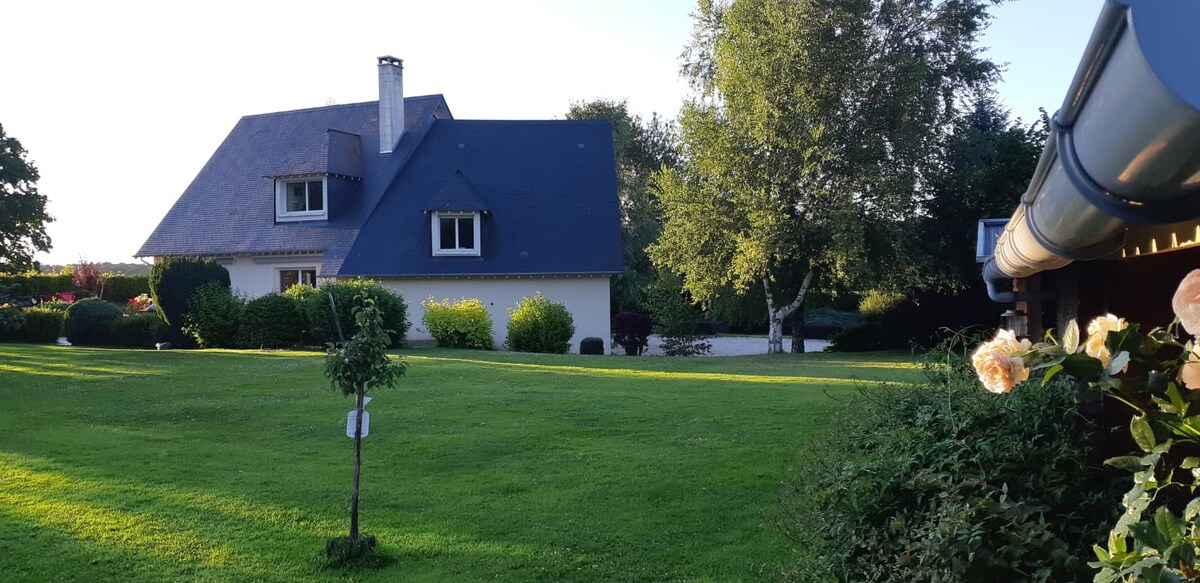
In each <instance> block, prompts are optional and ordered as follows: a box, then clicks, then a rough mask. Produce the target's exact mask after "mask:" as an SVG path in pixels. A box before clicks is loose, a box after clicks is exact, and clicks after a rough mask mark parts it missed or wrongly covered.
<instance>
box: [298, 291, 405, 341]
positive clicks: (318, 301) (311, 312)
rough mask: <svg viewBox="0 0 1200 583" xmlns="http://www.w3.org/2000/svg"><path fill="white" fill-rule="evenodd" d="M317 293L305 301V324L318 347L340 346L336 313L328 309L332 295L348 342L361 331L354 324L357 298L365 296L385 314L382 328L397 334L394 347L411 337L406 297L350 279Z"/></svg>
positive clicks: (394, 336)
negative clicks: (355, 299) (327, 344)
mask: <svg viewBox="0 0 1200 583" xmlns="http://www.w3.org/2000/svg"><path fill="white" fill-rule="evenodd" d="M317 292H318V293H315V294H310V295H308V298H307V299H306V300H305V301H304V320H305V322H306V323H307V325H308V331H309V333H310V334H311V335H312V337H313V339H314V340H316V341H317V342H318V343H321V344H324V343H326V342H337V341H338V340H339V339H338V332H337V325H336V324H335V321H334V318H333V312H332V311H331V310H330V307H329V294H333V299H334V302H335V303H336V305H337V313H338V317H337V322H338V323H340V324H341V327H342V334H343V335H345V337H346V339H349V338H350V337H351V336H353V335H354V333H355V332H356V331H357V330H358V329H357V327H356V326H355V324H354V316H353V315H352V311H353V309H354V305H355V303H354V297H355V296H359V295H363V296H366V297H369V298H371V299H373V300H375V305H376V306H377V307H378V308H379V310H380V311H381V312H383V327H384V329H386V330H391V331H393V332H394V334H393V335H392V347H397V346H400V345H401V344H403V343H404V338H405V337H406V335H407V333H408V306H406V305H405V304H404V297H403V296H401V295H400V294H398V293H395V292H393V291H391V290H389V289H387V288H385V287H383V286H382V285H380V284H379V283H378V282H374V281H371V280H368V279H351V280H343V281H332V282H329V283H325V284H322V285H321V287H320V288H319V289H318V290H317Z"/></svg>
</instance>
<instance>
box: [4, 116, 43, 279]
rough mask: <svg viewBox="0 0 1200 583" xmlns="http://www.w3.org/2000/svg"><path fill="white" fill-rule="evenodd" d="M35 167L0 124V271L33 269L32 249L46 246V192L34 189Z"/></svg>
mask: <svg viewBox="0 0 1200 583" xmlns="http://www.w3.org/2000/svg"><path fill="white" fill-rule="evenodd" d="M38 178H40V175H39V174H38V171H37V168H36V167H35V166H34V165H33V163H32V162H30V161H29V160H27V159H26V152H25V148H24V147H22V146H21V142H19V141H17V139H16V138H13V137H10V136H8V135H6V134H5V133H4V126H3V125H0V273H24V272H26V271H30V270H35V269H36V268H37V263H36V262H34V260H33V255H34V253H37V252H38V251H49V250H50V237H49V236H48V235H46V223H48V222H50V221H52V220H54V219H53V218H51V217H50V215H49V214H48V213H47V212H46V196H45V195H43V194H40V193H39V192H38V190H37V181H38Z"/></svg>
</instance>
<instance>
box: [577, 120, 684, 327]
mask: <svg viewBox="0 0 1200 583" xmlns="http://www.w3.org/2000/svg"><path fill="white" fill-rule="evenodd" d="M567 119H577V120H578V119H603V120H609V121H611V122H612V124H613V152H614V154H615V158H616V163H617V196H618V198H619V200H620V205H621V248H622V255H623V259H624V263H625V271H624V273H622V274H621V275H618V276H617V277H615V278H613V284H612V288H613V289H612V307H613V311H614V312H621V311H642V310H645V303H646V294H647V290H648V289H649V286H650V284H651V282H653V281H654V273H655V268H654V264H653V263H651V262H650V259H649V258H648V257H647V256H646V247H647V246H649V245H650V244H651V243H653V242H654V240H655V239H656V238H657V237H658V232H659V230H660V229H661V223H660V222H659V219H658V210H657V208H656V207H657V202H656V197H655V193H654V190H653V188H652V187H651V185H650V177H651V176H652V175H653V173H654V172H656V171H658V170H659V169H660V168H662V167H663V166H667V167H674V166H676V165H678V163H679V156H678V154H677V153H676V151H675V139H676V136H675V128H674V125H673V124H672V123H671V122H669V121H667V120H664V119H662V118H661V117H659V116H658V115H657V114H655V115H653V116H652V117H651V118H650V121H648V122H645V121H643V120H642V119H641V117H640V116H636V115H632V114H630V113H629V108H628V104H627V103H626V102H625V101H610V100H606V99H597V100H594V101H589V102H578V103H572V104H571V109H570V110H569V111H568V112H567Z"/></svg>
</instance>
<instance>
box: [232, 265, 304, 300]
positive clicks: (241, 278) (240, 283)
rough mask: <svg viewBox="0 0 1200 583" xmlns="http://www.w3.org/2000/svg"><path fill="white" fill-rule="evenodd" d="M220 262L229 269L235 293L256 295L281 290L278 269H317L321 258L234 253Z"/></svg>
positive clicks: (249, 295) (248, 295)
mask: <svg viewBox="0 0 1200 583" xmlns="http://www.w3.org/2000/svg"><path fill="white" fill-rule="evenodd" d="M220 263H221V265H224V266H225V269H228V270H229V283H230V285H231V286H232V287H233V290H234V292H235V293H238V294H241V295H244V296H247V297H257V296H261V295H266V294H269V293H271V292H278V291H282V290H280V289H278V288H279V270H280V269H318V268H319V267H320V265H321V260H320V258H314V257H312V256H300V257H296V256H288V255H280V256H270V257H251V256H249V255H236V256H234V257H233V258H232V259H221V260H220Z"/></svg>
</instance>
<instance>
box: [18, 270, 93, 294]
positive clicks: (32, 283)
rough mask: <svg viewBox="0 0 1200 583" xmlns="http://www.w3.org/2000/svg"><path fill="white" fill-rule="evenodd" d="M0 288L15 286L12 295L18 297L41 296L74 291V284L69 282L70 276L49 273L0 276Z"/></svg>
mask: <svg viewBox="0 0 1200 583" xmlns="http://www.w3.org/2000/svg"><path fill="white" fill-rule="evenodd" d="M0 286H3V287H7V286H15V287H14V288H13V290H12V293H13V294H14V295H18V296H42V295H50V294H56V293H59V292H69V291H75V284H74V283H72V282H71V276H69V275H53V274H49V273H28V274H25V275H0Z"/></svg>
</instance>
